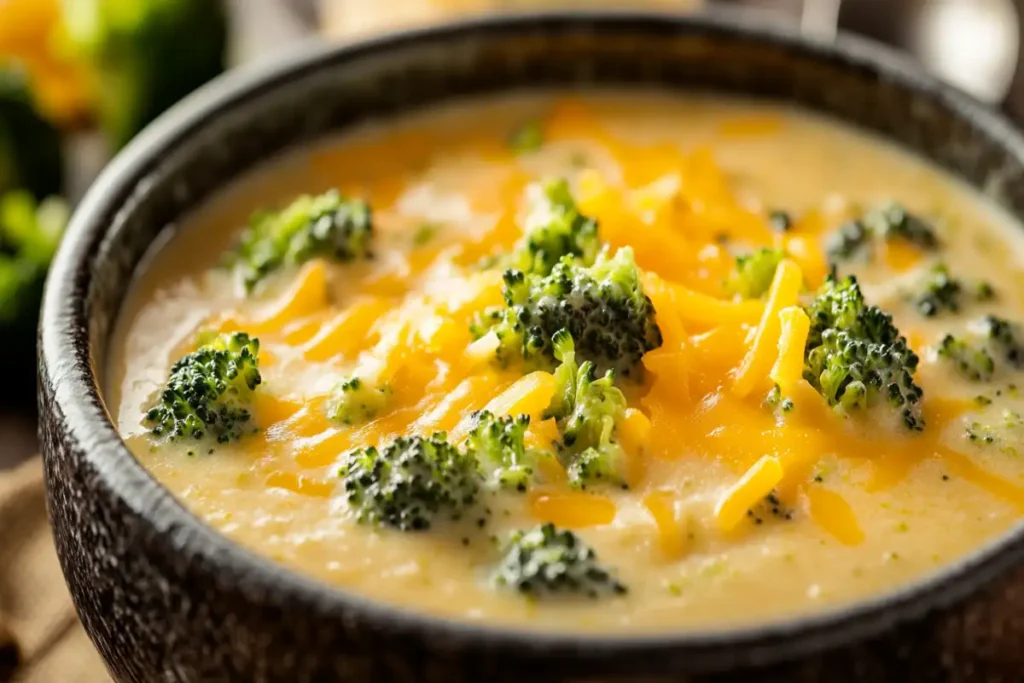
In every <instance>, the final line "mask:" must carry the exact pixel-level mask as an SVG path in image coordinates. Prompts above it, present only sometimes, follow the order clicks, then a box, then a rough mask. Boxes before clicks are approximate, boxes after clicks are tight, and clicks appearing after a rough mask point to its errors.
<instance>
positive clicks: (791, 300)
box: [732, 259, 803, 397]
mask: <svg viewBox="0 0 1024 683" xmlns="http://www.w3.org/2000/svg"><path fill="white" fill-rule="evenodd" d="M802 284H803V274H802V273H801V271H800V267H799V266H798V265H796V263H794V262H793V261H790V260H788V259H786V260H783V261H782V262H781V263H779V266H778V268H776V269H775V277H774V278H773V279H772V286H771V289H770V290H769V291H768V303H767V304H766V305H765V307H764V313H762V315H761V321H760V323H759V324H758V327H757V334H756V335H755V336H754V342H753V344H751V346H750V350H749V351H747V354H746V355H745V356H744V357H743V362H742V363H741V364H740V366H739V367H738V368H737V369H736V372H735V374H734V375H733V385H732V390H733V393H734V394H736V395H737V396H741V397H742V396H746V395H748V394H750V392H752V391H753V390H754V388H755V387H756V386H757V385H758V383H759V382H761V383H763V382H764V380H765V379H766V378H767V376H768V373H769V368H770V367H771V363H772V360H771V359H772V356H773V355H774V353H773V352H774V348H775V347H776V345H777V344H778V339H779V334H780V323H779V313H780V312H781V311H782V309H784V308H787V307H789V306H793V305H794V304H796V302H797V295H799V293H800V287H801V286H802Z"/></svg>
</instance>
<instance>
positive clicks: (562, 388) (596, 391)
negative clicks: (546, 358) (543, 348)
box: [544, 329, 626, 488]
mask: <svg viewBox="0 0 1024 683" xmlns="http://www.w3.org/2000/svg"><path fill="white" fill-rule="evenodd" d="M552 341H553V342H554V349H555V357H556V358H557V359H558V360H559V361H561V365H559V366H558V368H557V369H556V370H555V394H554V396H553V397H552V400H551V405H550V406H548V408H547V410H546V411H545V412H544V417H545V418H552V417H553V418H555V422H556V424H557V425H558V428H559V431H560V432H561V434H562V443H561V448H560V453H559V455H560V458H561V459H562V461H563V464H564V465H565V466H566V469H567V471H568V474H569V481H570V483H571V484H573V485H574V486H578V487H580V488H586V486H587V485H588V484H591V483H601V482H603V483H607V484H614V485H619V486H624V485H625V483H624V478H623V475H622V472H621V470H622V462H623V459H624V454H623V452H622V448H621V446H619V444H618V443H616V442H615V441H614V439H613V437H614V432H615V425H616V424H618V423H619V421H620V420H621V419H622V418H623V416H624V415H625V412H626V398H625V396H623V394H622V391H621V390H620V389H619V388H618V387H616V386H615V376H614V372H613V371H612V370H608V371H607V372H606V373H605V375H604V376H603V377H602V378H601V379H596V378H595V375H594V364H593V363H591V362H590V361H584V362H583V363H582V364H578V363H577V361H576V352H575V348H574V345H573V340H572V335H570V334H569V333H568V332H567V331H566V330H564V329H563V330H559V331H558V332H556V333H555V335H554V339H553V340H552Z"/></svg>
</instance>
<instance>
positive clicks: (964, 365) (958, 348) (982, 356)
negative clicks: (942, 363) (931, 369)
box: [938, 334, 996, 382]
mask: <svg viewBox="0 0 1024 683" xmlns="http://www.w3.org/2000/svg"><path fill="white" fill-rule="evenodd" d="M938 353H939V357H940V358H944V359H946V360H948V361H949V362H951V363H953V364H954V366H955V367H956V369H957V371H958V372H959V373H960V374H961V375H963V376H964V377H966V378H967V379H969V380H971V381H973V382H987V381H988V380H990V379H992V373H994V372H995V369H996V364H995V361H993V360H992V356H991V355H989V352H988V351H987V350H986V349H984V348H980V347H977V346H974V345H972V344H970V343H968V342H967V341H965V340H963V339H957V338H955V337H954V336H953V335H951V334H947V335H946V336H945V337H943V338H942V343H940V344H939V351H938Z"/></svg>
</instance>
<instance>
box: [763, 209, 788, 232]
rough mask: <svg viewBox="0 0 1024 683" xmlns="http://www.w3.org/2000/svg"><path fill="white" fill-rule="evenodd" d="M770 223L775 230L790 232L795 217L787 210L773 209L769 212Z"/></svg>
mask: <svg viewBox="0 0 1024 683" xmlns="http://www.w3.org/2000/svg"><path fill="white" fill-rule="evenodd" d="M768 225H769V226H771V229H772V230H774V231H775V232H789V231H790V230H792V229H793V217H792V216H790V215H789V213H788V212H786V211H779V210H776V211H772V212H771V213H769V214H768Z"/></svg>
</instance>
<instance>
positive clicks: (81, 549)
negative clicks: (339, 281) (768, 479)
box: [39, 12, 1024, 683]
mask: <svg viewBox="0 0 1024 683" xmlns="http://www.w3.org/2000/svg"><path fill="white" fill-rule="evenodd" d="M580 85H599V86H621V85H625V86H631V87H646V88H660V89H664V90H682V91H690V90H710V91H716V92H723V93H731V94H739V95H744V96H752V97H762V98H771V99H774V100H781V101H784V102H789V103H793V104H795V105H799V106H802V107H806V108H808V109H811V110H815V111H819V112H822V113H825V114H828V115H831V116H834V117H836V118H837V119H840V120H842V121H845V122H848V123H851V124H854V125H856V126H860V127H862V128H864V129H868V130H870V131H873V132H875V133H877V134H880V135H882V136H884V137H886V138H888V139H890V140H893V141H895V142H896V143H898V144H899V145H902V146H903V147H905V148H907V149H909V150H911V151H913V152H914V153H916V154H918V155H920V156H923V157H925V158H927V159H930V160H931V161H932V162H934V163H935V165H937V166H939V167H942V168H944V169H947V170H948V171H949V172H951V173H952V174H954V175H955V176H957V177H959V178H961V179H963V180H964V181H965V182H967V183H969V184H970V185H973V186H974V187H976V188H979V189H982V190H984V191H985V192H986V193H987V194H988V195H989V196H990V197H992V198H993V200H994V201H996V202H998V203H1000V204H1002V205H1003V206H1005V207H1006V209H1007V210H1009V211H1010V212H1011V213H1012V214H1014V215H1016V216H1018V217H1024V139H1022V136H1021V134H1020V133H1019V131H1018V130H1017V129H1016V128H1015V127H1014V126H1013V125H1011V124H1010V123H1009V122H1008V121H1007V120H1006V119H1005V118H1003V117H1002V116H1001V115H1000V114H998V113H997V112H994V111H991V110H989V109H986V108H985V107H983V106H981V105H979V104H978V103H976V102H975V101H973V100H971V99H970V98H968V97H966V96H964V95H963V94H961V93H959V92H956V91H955V90H953V89H951V88H949V87H946V86H943V85H941V84H939V83H938V82H936V81H935V80H933V79H932V78H929V77H928V76H926V75H924V74H923V73H922V72H921V71H920V70H919V69H918V68H916V67H914V66H911V65H910V64H908V63H907V62H905V61H904V60H903V59H902V58H900V57H898V56H897V55H895V54H894V53H892V52H889V51H888V50H886V49H885V48H883V47H881V46H879V45H875V44H872V43H868V42H865V41H862V40H857V39H854V38H850V37H841V38H840V39H839V40H838V41H837V42H836V43H834V44H827V45H826V44H817V43H814V42H810V41H808V40H806V39H804V38H801V37H799V36H798V35H797V34H796V33H795V32H794V31H793V30H792V29H789V28H786V27H782V26H774V25H770V24H763V23H759V22H757V21H751V20H749V19H746V18H744V17H739V16H731V15H720V14H718V15H700V16H691V17H669V16H659V15H653V14H641V13H637V12H625V13H611V12H600V13H593V14H564V13H563V14H557V13H556V14H542V15H536V14H534V15H529V16H515V17H504V18H488V19H477V20H471V21H467V22H464V23H457V24H450V25H444V26H439V27H433V28H427V29H423V30H415V31H411V32H405V33H398V34H393V35H388V36H384V37H380V38H374V39H371V40H367V41H365V42H359V43H355V44H347V45H337V46H317V47H308V48H305V49H304V50H303V51H302V52H301V53H299V54H294V55H291V56H288V57H282V58H279V59H275V60H269V61H268V62H267V63H265V64H264V65H262V66H259V67H256V68H254V69H249V70H246V71H240V72H237V73H233V74H230V75H228V76H226V77H224V78H222V79H220V80H218V81H215V82H214V83H212V84H210V85H209V86H207V87H205V88H204V89H202V90H200V91H199V92H198V93H196V94H195V95H193V96H192V97H190V98H188V99H187V100H185V101H184V102H183V103H181V104H180V105H178V106H177V107H176V108H174V109H172V110H171V111H170V112H169V113H167V114H166V115H165V116H164V117H163V118H161V119H160V120H159V121H157V122H156V123H155V124H154V125H152V126H151V127H150V128H149V129H148V130H146V131H145V132H144V133H143V134H142V135H140V136H139V137H138V138H137V139H136V140H135V141H134V142H133V143H132V144H131V145H130V146H129V147H128V148H127V149H125V150H124V151H123V152H122V153H121V154H120V155H119V156H118V157H117V158H116V159H115V160H114V162H113V163H112V164H111V165H110V166H109V167H108V168H107V170H106V171H105V172H104V173H103V175H102V177H101V178H100V179H99V180H98V181H97V182H96V183H95V185H94V186H93V187H92V189H91V190H90V191H89V193H88V195H87V196H86V197H85V199H84V200H83V201H82V202H81V204H80V206H79V207H78V210H77V211H76V213H75V215H74V218H73V220H72V222H71V225H70V228H69V231H68V234H67V238H66V239H65V241H64V244H63V247H62V248H61V250H60V253H59V255H58V257H57V259H56V261H55V263H54V265H53V269H52V272H51V274H50V279H49V282H48V286H47V291H46V295H45V303H44V310H43V316H42V324H41V332H40V342H41V343H40V345H39V412H40V416H41V428H40V429H41V436H42V444H43V451H44V455H45V460H46V481H47V491H48V505H49V512H50V517H51V519H52V522H53V527H54V531H55V536H56V544H57V551H58V554H59V556H60V560H61V563H62V566H63V569H64V573H65V576H66V578H67V582H68V584H69V586H70V588H71V593H72V596H73V597H74V601H75V604H76V605H77V608H78V612H79V614H80V615H81V618H82V622H83V623H84V625H85V628H86V630H87V631H88V633H89V635H90V636H91V637H92V639H93V641H94V642H95V644H96V646H97V648H98V649H99V651H100V653H101V654H102V656H103V658H104V659H105V661H106V662H107V665H108V667H109V669H110V672H111V674H112V675H113V677H114V678H115V679H116V680H117V681H119V682H121V683H129V682H131V683H137V682H149V681H218V682H219V681H246V682H249V681H282V682H284V681H287V682H288V683H300V682H305V681H329V680H330V681H333V680H337V681H352V682H358V683H364V682H374V683H378V682H384V681H437V682H444V683H453V682H454V683H461V682H465V683H486V682H492V681H497V682H503V681H509V682H512V681H514V682H516V683H522V682H523V681H531V682H534V681H573V682H576V683H584V682H587V683H597V682H599V681H600V682H603V681H631V682H653V681H687V682H694V681H709V682H710V681H721V682H725V681H744V682H746V681H758V682H759V683H769V682H774V681H778V682H780V683H782V682H784V683H797V682H800V681H829V682H832V681H838V682H843V681H864V682H867V683H880V682H885V681H898V682H900V683H907V682H913V681H922V682H924V681H929V682H931V681H960V680H963V681H968V680H969V681H993V682H994V681H1019V680H1022V678H1021V676H1022V674H1021V672H1022V671H1024V647H1021V646H1020V644H1021V643H1022V642H1024V569H1022V564H1021V561H1022V556H1024V531H1022V530H1021V529H1017V530H1014V531H1012V532H1010V533H1008V534H1006V535H1005V536H1003V537H1001V538H999V539H998V540H996V541H994V542H992V543H989V544H987V545H985V546H984V547H982V548H980V549H979V550H977V551H976V552H975V553H973V554H971V555H970V556H967V557H964V558H962V559H961V560H959V561H957V562H955V563H953V564H951V565H949V566H947V567H944V568H942V569H941V570H940V571H938V572H937V573H935V574H934V575H931V576H928V577H925V578H923V579H921V580H920V581H918V582H916V583H914V584H912V585H908V586H905V587H903V588H900V589H899V590H895V591H893V592H890V593H887V594H884V595H880V596H877V597H874V598H872V599H869V600H866V601H863V602H859V603H857V604H853V605H849V606H845V607H841V608H837V609H832V610H829V611H826V612H822V613H818V614H814V615H811V616H807V617H802V618H799V619H789V620H786V621H779V622H775V623H769V624H763V625H755V626H746V627H743V628H738V629H735V630H720V631H713V632H697V633H685V634H683V633H680V634H676V633H671V632H666V633H662V634H659V635H645V636H592V635H591V636H584V635H572V634H559V635H554V634H539V633H532V632H524V631H516V630H510V629H506V628H498V627H491V626H485V625H482V624H473V625H471V624H468V623H461V622H453V621H447V620H443V619H438V618H433V617H429V616H425V615H422V614H417V613H414V612H412V611H409V610H405V609H402V608H398V607H393V606H385V605H380V604H374V603H372V602H370V601H368V600H366V599H364V598H362V597H360V596H358V595H351V594H348V593H345V592H344V591H341V590H338V589H335V588H331V587H328V586H326V585H322V584H320V583H317V582H315V581H313V580H311V579H307V578H305V577H303V576H300V575H298V574H295V573H293V572H291V571H289V570H288V569H285V568H284V567H281V566H279V565H277V564H274V563H273V562H271V561H269V560H266V559H263V558H261V557H258V556H256V555H255V554H253V553H251V552H249V551H247V550H245V549H243V548H241V547H239V546H237V545H236V544H234V543H232V542H231V541H229V540H227V539H226V538H224V537H222V536H220V535H219V534H217V533H216V532H215V531H213V530H212V529H211V528H209V527H207V526H206V525H205V524H204V523H203V522H202V521H200V520H199V519H197V518H196V517H195V516H193V515H192V514H191V513H189V512H188V511H186V509H185V508H184V507H183V506H182V505H181V504H180V503H179V502H178V501H177V500H176V499H175V498H174V497H172V496H171V494H170V493H169V492H168V491H167V490H165V489H164V488H163V487H162V486H161V485H160V484H159V483H157V482H156V481H155V480H154V479H153V477H152V476H150V475H149V474H148V473H147V472H146V470H145V469H144V468H143V467H142V466H141V465H140V464H139V463H138V462H137V461H136V460H135V459H134V458H133V457H132V455H131V453H129V451H128V449H127V448H126V447H125V445H124V443H123V442H122V441H121V439H120V438H119V436H118V434H117V432H116V431H115V429H114V426H113V425H112V424H111V420H110V417H109V415H108V413H107V410H106V408H105V407H104V404H103V398H102V395H101V392H100V389H99V385H100V382H99V380H98V377H100V376H102V374H103V369H104V364H105V362H106V356H107V353H106V351H107V348H108V346H109V341H110V335H111V330H112V327H113V324H114V321H115V318H116V316H117V314H118V310H119V307H120V306H121V303H122V301H123V300H124V297H125V293H126V290H127V289H128V287H129V286H130V283H131V278H132V274H133V271H134V270H135V268H136V267H137V265H138V264H139V261H140V259H141V257H142V256H143V254H144V253H145V252H146V250H147V248H148V247H149V246H150V245H151V244H152V243H153V242H154V240H157V239H159V238H162V237H163V236H165V232H166V231H173V230H174V226H175V224H176V223H177V222H178V219H179V217H181V216H182V215H183V214H185V213H186V212H188V211H189V210H190V209H192V208H193V207H195V206H197V205H198V204H200V203H201V202H203V201H204V200H205V199H206V198H208V197H209V196H210V195H211V194H213V193H216V192H217V191H218V190H219V189H221V188H222V187H224V186H225V184H227V183H228V182H229V181H230V180H231V179H232V178H233V177H236V176H238V175H239V174H241V173H244V172H245V171H246V170H247V169H249V168H251V167H252V166H253V165H255V164H258V163H260V162H261V161H262V160H264V159H267V158H268V157H271V156H273V155H275V154H277V153H278V152H280V151H281V150H284V149H286V148H289V147H292V146H295V145H299V144H303V143H307V142H310V141H314V140H316V139H318V138H321V137H323V136H325V135H329V134H332V133H335V132H337V131H338V130H341V129H344V128H346V127H347V126H351V125H353V124H356V123H358V122H362V121H366V120H368V119H380V118H382V117H387V116H390V115H392V114H396V113H401V112H405V111H408V110H411V109H414V108H417V107H422V106H427V105H430V104H433V103H436V102H439V101H442V100H445V99H447V98H451V97H455V96H466V95H472V94H478V93H480V94H483V93H493V92H497V91H508V90H511V89H516V88H533V87H539V86H544V87H560V86H566V87H575V86H580ZM837 163H841V160H837ZM765 589H766V590H770V585H769V584H768V583H766V588H765Z"/></svg>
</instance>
